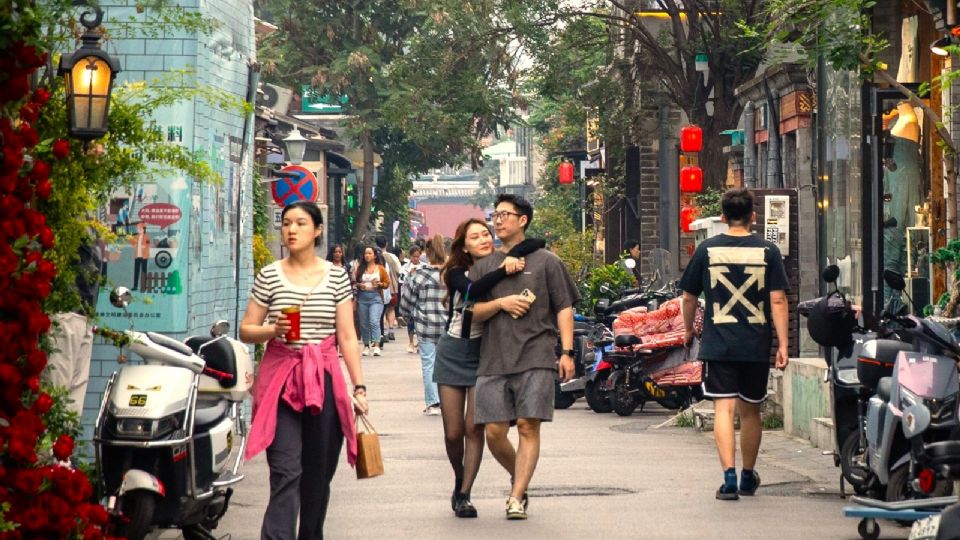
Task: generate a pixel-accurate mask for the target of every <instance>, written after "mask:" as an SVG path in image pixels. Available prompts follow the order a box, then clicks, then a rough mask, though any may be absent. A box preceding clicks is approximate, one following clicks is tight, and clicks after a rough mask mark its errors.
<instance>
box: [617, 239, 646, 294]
mask: <svg viewBox="0 0 960 540" xmlns="http://www.w3.org/2000/svg"><path fill="white" fill-rule="evenodd" d="M621 253H622V254H623V255H622V256H623V258H622V259H621V262H623V261H626V260H627V259H632V260H633V262H634V265H633V268H630V267H629V266H627V265H625V264H624V268H626V269H627V272H630V275H632V276H633V280H634V281H635V282H636V286H637V287H639V286H640V283H641V280H642V278H643V274H641V273H640V242H637V241H636V240H627V241H626V242H624V244H623V251H622V252H621Z"/></svg>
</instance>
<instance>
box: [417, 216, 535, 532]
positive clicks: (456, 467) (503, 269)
mask: <svg viewBox="0 0 960 540" xmlns="http://www.w3.org/2000/svg"><path fill="white" fill-rule="evenodd" d="M543 246H544V242H543V240H537V239H533V238H530V239H527V240H525V241H523V242H521V243H520V244H518V245H517V246H516V247H515V248H514V249H513V251H511V252H510V253H509V254H508V255H509V256H508V257H507V258H506V260H505V261H504V263H503V264H502V265H501V266H500V268H498V269H497V270H496V271H494V272H490V273H489V274H487V275H486V276H484V277H483V278H482V279H479V280H477V281H471V280H470V277H469V273H470V268H471V267H472V266H473V264H474V262H475V261H478V260H480V259H482V258H484V257H486V256H488V255H490V254H491V253H493V236H492V235H491V234H490V228H489V227H487V224H486V223H484V222H483V221H481V220H479V219H476V218H474V219H468V220H467V221H464V222H463V223H461V224H460V225H459V226H458V227H457V232H456V234H455V235H454V237H453V241H452V243H451V244H450V256H449V257H448V258H447V262H446V264H444V266H443V269H442V271H441V275H442V277H443V282H444V285H445V286H446V289H447V290H446V297H445V298H444V303H445V304H446V305H447V319H448V321H449V322H448V323H447V328H446V332H445V333H444V334H443V335H442V336H440V340H439V341H438V342H437V360H436V364H435V367H434V370H433V380H434V382H436V383H437V385H438V387H439V391H440V410H441V412H442V414H443V435H444V443H445V446H446V450H447V459H449V460H450V466H451V467H453V475H454V487H453V495H452V496H451V498H450V505H451V506H452V507H453V512H454V513H455V514H456V516H457V517H462V518H469V517H476V516H477V509H476V507H474V506H473V503H472V502H471V500H470V490H471V489H472V488H473V482H474V480H475V479H476V477H477V472H478V471H479V470H480V461H481V460H482V458H483V426H482V425H480V424H477V423H475V422H474V403H475V400H476V394H475V392H474V386H475V385H476V384H477V367H478V366H479V364H480V338H481V336H482V335H483V323H482V322H479V321H473V310H472V307H473V299H474V298H475V297H477V296H480V297H483V296H486V295H487V293H489V292H490V289H491V288H492V287H493V286H494V285H496V284H497V283H500V281H501V280H503V279H504V278H506V277H507V276H508V275H512V274H516V273H517V272H521V271H523V268H524V260H523V259H521V258H518V257H523V256H524V255H527V254H528V253H531V252H533V251H536V250H537V249H540V248H542V247H543Z"/></svg>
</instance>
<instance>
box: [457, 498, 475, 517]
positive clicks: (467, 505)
mask: <svg viewBox="0 0 960 540" xmlns="http://www.w3.org/2000/svg"><path fill="white" fill-rule="evenodd" d="M454 498H455V502H454V505H453V513H454V514H456V516H457V517H458V518H475V517H477V509H476V507H475V506H473V503H472V502H470V495H464V494H462V493H458V494H457V495H455V496H454Z"/></svg>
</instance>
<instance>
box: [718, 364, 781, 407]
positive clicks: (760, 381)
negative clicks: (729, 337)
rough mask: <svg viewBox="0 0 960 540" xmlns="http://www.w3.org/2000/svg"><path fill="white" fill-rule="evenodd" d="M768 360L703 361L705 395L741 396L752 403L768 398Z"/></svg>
mask: <svg viewBox="0 0 960 540" xmlns="http://www.w3.org/2000/svg"><path fill="white" fill-rule="evenodd" d="M769 377H770V364H768V363H767V362H723V361H705V362H704V363H703V395H704V396H705V397H707V398H711V399H712V398H736V397H738V398H740V399H742V400H744V401H747V402H750V403H763V402H764V400H766V399H767V379H768V378H769Z"/></svg>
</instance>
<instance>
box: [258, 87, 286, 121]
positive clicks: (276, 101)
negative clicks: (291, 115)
mask: <svg viewBox="0 0 960 540" xmlns="http://www.w3.org/2000/svg"><path fill="white" fill-rule="evenodd" d="M260 89H261V90H262V91H263V94H262V95H261V96H259V99H257V105H259V106H261V107H266V108H268V109H273V110H274V111H276V112H278V113H281V114H287V110H288V109H289V108H290V100H292V99H293V90H290V89H289V88H283V87H282V86H277V85H275V84H270V83H263V84H261V85H260Z"/></svg>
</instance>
